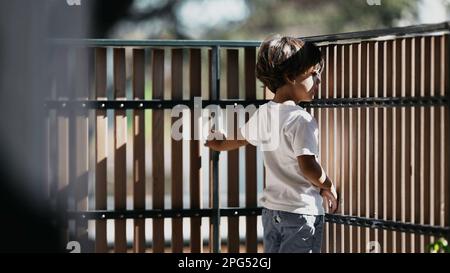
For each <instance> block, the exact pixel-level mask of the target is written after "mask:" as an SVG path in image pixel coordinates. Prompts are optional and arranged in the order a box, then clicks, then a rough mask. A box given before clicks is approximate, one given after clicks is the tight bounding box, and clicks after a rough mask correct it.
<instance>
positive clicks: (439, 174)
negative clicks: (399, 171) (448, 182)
mask: <svg viewBox="0 0 450 273" xmlns="http://www.w3.org/2000/svg"><path fill="white" fill-rule="evenodd" d="M444 37H445V36H437V37H436V40H435V54H434V67H435V73H434V75H435V76H434V79H433V80H432V82H435V86H434V88H432V91H434V90H436V91H435V93H434V95H436V96H445V89H444V88H445V80H444V79H445V78H446V77H445V74H443V72H445V67H444V65H445V59H444V56H445V52H443V47H444V44H445V42H444ZM444 114H445V112H444V107H443V106H438V107H436V108H435V115H436V123H435V124H436V134H435V143H436V147H435V151H436V162H435V165H434V170H433V171H434V173H435V176H436V180H435V181H436V182H435V190H434V192H435V196H434V200H433V202H434V204H433V205H434V217H435V225H437V226H443V220H444V215H445V214H443V212H444V211H443V208H442V207H441V204H444V202H443V197H444V196H445V195H444V194H443V192H442V191H443V189H444V181H445V180H444V179H445V176H444V169H445V162H444V160H445V158H444V155H445V152H444V151H445V136H444V130H445V129H444V128H445V125H444V122H445V118H444Z"/></svg>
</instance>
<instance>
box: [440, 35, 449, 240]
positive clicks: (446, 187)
mask: <svg viewBox="0 0 450 273" xmlns="http://www.w3.org/2000/svg"><path fill="white" fill-rule="evenodd" d="M443 42H444V43H445V45H443V46H442V52H443V56H444V57H443V58H442V59H443V61H442V63H441V67H442V71H443V72H442V77H443V83H442V85H443V90H442V92H444V93H445V95H446V96H450V79H449V77H448V76H446V75H448V74H449V71H450V36H449V35H448V34H447V35H445V36H444V39H443ZM443 108H444V109H443V112H444V113H441V115H442V116H443V123H444V125H443V127H444V128H443V131H444V137H442V138H441V139H445V140H446V142H445V151H444V152H445V155H444V160H445V165H444V166H445V172H444V174H443V175H444V182H443V183H444V187H443V189H442V190H443V196H446V197H443V202H442V204H443V207H444V209H443V210H444V212H443V221H442V222H443V224H444V226H449V225H450V196H449V194H450V173H449V172H450V170H449V169H450V168H449V162H450V145H448V139H449V136H450V132H449V130H450V124H449V119H450V117H449V115H450V109H449V107H448V106H447V107H443ZM447 240H450V236H449V238H447Z"/></svg>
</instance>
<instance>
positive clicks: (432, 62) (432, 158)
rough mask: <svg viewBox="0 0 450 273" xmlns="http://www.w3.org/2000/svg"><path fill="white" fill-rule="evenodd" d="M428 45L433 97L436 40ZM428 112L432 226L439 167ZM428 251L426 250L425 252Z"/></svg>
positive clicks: (432, 114)
mask: <svg viewBox="0 0 450 273" xmlns="http://www.w3.org/2000/svg"><path fill="white" fill-rule="evenodd" d="M429 39H430V45H429V67H428V70H429V83H428V85H429V96H435V87H436V86H435V82H436V81H435V74H436V73H435V72H436V68H435V52H436V48H435V44H436V42H435V41H436V39H435V37H434V36H432V37H430V38H429ZM428 110H429V112H430V113H429V120H428V122H429V126H430V131H429V132H430V135H429V138H430V141H429V154H430V155H429V156H430V160H429V168H430V169H429V178H428V179H429V181H430V188H429V190H430V191H429V193H428V198H429V199H428V203H429V204H428V205H429V210H428V214H429V215H428V219H429V221H430V222H429V224H430V225H432V226H434V225H435V224H436V218H435V209H434V202H435V200H436V192H435V190H436V178H437V177H438V175H437V174H438V173H439V170H438V169H437V167H438V166H439V164H438V161H437V160H436V155H437V151H436V146H437V143H436V139H435V138H436V136H437V134H436V129H437V126H436V124H437V123H436V121H437V120H436V112H435V110H436V107H434V106H431V107H428ZM428 239H429V241H428V243H432V242H434V241H435V239H436V238H435V237H434V236H429V237H428ZM426 251H428V250H426Z"/></svg>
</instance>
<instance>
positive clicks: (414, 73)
mask: <svg viewBox="0 0 450 273" xmlns="http://www.w3.org/2000/svg"><path fill="white" fill-rule="evenodd" d="M416 44H417V39H416V38H412V39H411V45H410V46H411V54H410V58H411V81H410V83H409V84H410V86H411V89H410V90H411V91H410V92H411V94H410V95H411V97H414V96H415V94H416V90H417V89H416V88H417V86H416V81H417V79H416V78H417V71H418V70H417V68H418V67H417V65H416V62H417V53H416ZM410 111H411V122H410V125H411V129H410V136H411V144H410V146H409V149H410V150H411V202H410V211H411V223H416V214H417V210H416V201H417V199H416V192H417V191H418V188H417V187H416V186H417V184H416V181H417V171H416V169H417V167H416V162H417V159H416V154H417V152H418V151H417V150H416V147H415V145H416V143H417V140H416V129H415V128H416V113H417V108H416V107H412V108H411V110H410ZM416 238H417V236H416V235H415V234H411V252H412V253H415V252H416V251H417V247H416V246H417V244H416Z"/></svg>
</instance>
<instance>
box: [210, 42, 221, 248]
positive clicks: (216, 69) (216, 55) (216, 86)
mask: <svg viewBox="0 0 450 273" xmlns="http://www.w3.org/2000/svg"><path fill="white" fill-rule="evenodd" d="M219 49H220V47H219V46H214V47H212V51H211V71H212V73H211V98H210V99H212V100H217V99H218V98H219V90H220V51H219ZM210 160H211V161H212V179H213V182H212V187H213V188H212V194H213V195H212V199H213V201H212V208H213V215H212V217H211V221H212V226H213V245H212V251H213V253H220V233H219V232H220V208H219V152H216V151H212V152H211V154H210Z"/></svg>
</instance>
